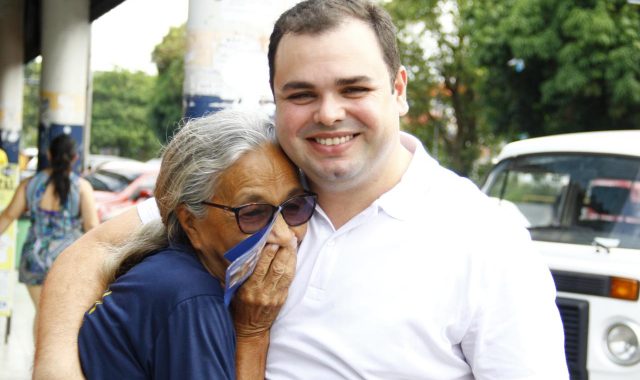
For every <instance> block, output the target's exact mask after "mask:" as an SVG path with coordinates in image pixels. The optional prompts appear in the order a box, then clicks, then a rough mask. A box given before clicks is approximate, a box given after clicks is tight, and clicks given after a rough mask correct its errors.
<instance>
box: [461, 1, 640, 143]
mask: <svg viewBox="0 0 640 380" xmlns="http://www.w3.org/2000/svg"><path fill="white" fill-rule="evenodd" d="M486 6H490V5H489V4H487V5H486ZM493 8H494V9H492V10H486V9H482V8H480V7H478V9H476V13H475V20H476V27H477V28H476V33H475V36H474V41H475V45H474V51H473V57H474V58H475V59H476V62H477V64H478V65H479V66H480V67H482V68H483V71H482V74H483V77H482V81H481V90H480V91H481V93H483V94H485V96H484V98H483V99H482V100H483V111H484V112H483V113H484V116H485V117H486V119H487V121H488V122H489V123H490V124H491V125H493V126H494V127H495V130H496V131H497V132H499V133H502V134H504V135H506V136H508V137H509V138H513V137H516V136H518V135H522V134H524V135H529V136H539V135H547V134H555V133H564V132H575V131H588V130H606V129H634V128H636V129H637V128H639V127H640V65H639V64H638V62H640V7H638V6H634V5H631V4H628V3H627V2H626V1H625V0H582V1H575V0H512V1H505V2H503V3H501V4H499V5H495V6H493ZM496 8H497V9H496ZM512 58H520V59H522V60H523V61H524V63H525V67H524V70H523V71H522V72H516V71H515V70H513V68H512V67H509V66H508V65H507V62H508V61H509V60H510V59H512Z"/></svg>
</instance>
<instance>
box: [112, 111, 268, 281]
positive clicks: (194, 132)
mask: <svg viewBox="0 0 640 380" xmlns="http://www.w3.org/2000/svg"><path fill="white" fill-rule="evenodd" d="M265 143H272V144H276V143H277V142H276V137H275V131H274V126H273V122H272V121H271V120H270V119H269V118H268V117H267V116H266V115H264V114H262V113H260V112H257V111H240V110H223V111H219V112H216V113H213V114H210V115H207V116H204V117H201V118H197V119H190V120H188V121H187V122H186V123H185V124H184V125H183V126H182V127H181V128H180V129H179V130H178V132H177V133H176V134H175V135H174V136H173V138H172V139H171V141H170V142H169V144H168V145H167V146H166V147H165V148H164V149H163V154H162V164H161V167H160V174H159V175H158V179H157V181H156V187H155V190H154V196H155V198H156V202H157V204H158V209H159V211H160V217H161V220H162V222H160V221H157V222H151V223H147V224H146V225H144V226H142V227H141V228H140V229H139V230H138V231H137V232H136V234H135V236H133V237H131V238H130V239H129V241H128V242H127V243H126V244H124V245H123V246H120V247H113V248H112V249H113V250H115V251H116V252H115V253H116V254H115V255H110V257H111V258H112V260H111V262H110V263H109V264H108V265H107V267H106V268H105V271H106V273H105V274H106V276H107V278H108V279H110V280H113V279H114V278H117V277H119V276H120V275H122V274H124V273H126V271H127V270H128V269H130V268H131V267H132V266H133V265H135V264H136V263H138V262H140V261H141V260H142V259H143V258H144V257H145V256H146V255H148V254H149V253H151V252H153V251H155V250H157V249H160V248H163V247H165V246H167V245H168V244H169V243H170V242H176V243H187V242H188V238H187V235H186V233H185V232H184V230H183V229H182V226H181V225H180V222H179V220H178V216H177V208H178V206H179V205H184V207H185V208H186V210H187V211H188V212H189V213H191V214H192V215H193V216H194V217H196V218H203V217H204V216H205V214H206V206H205V205H203V204H202V201H206V200H210V199H211V197H213V195H214V189H215V187H216V185H217V181H218V178H219V176H220V175H221V174H222V173H223V172H224V171H225V170H226V169H227V168H229V167H230V166H231V165H233V164H234V163H235V162H236V161H237V160H238V159H239V158H240V157H241V156H242V155H244V154H245V153H247V152H250V151H254V150H256V149H257V148H259V147H260V146H262V145H264V144H265Z"/></svg>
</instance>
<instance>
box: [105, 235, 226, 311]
mask: <svg viewBox="0 0 640 380" xmlns="http://www.w3.org/2000/svg"><path fill="white" fill-rule="evenodd" d="M118 283H120V285H122V286H127V287H131V286H134V287H136V288H137V292H138V294H141V295H143V296H144V297H151V298H158V299H160V298H161V299H166V300H171V301H170V302H171V303H174V304H175V303H179V302H182V301H183V300H186V299H188V298H191V297H196V296H214V297H223V295H224V290H223V289H222V286H221V285H220V282H219V281H218V280H217V279H215V278H214V277H213V276H212V275H211V274H210V273H209V272H208V271H207V270H206V269H205V268H204V266H203V265H202V263H200V261H199V260H198V258H197V257H196V256H195V254H193V253H192V252H189V251H187V250H183V249H177V248H174V247H167V248H165V249H162V250H159V251H157V252H155V253H154V254H152V255H150V256H148V257H146V258H145V259H144V260H142V262H140V263H139V264H137V265H136V266H134V267H133V268H132V269H131V270H129V272H127V273H126V274H124V275H123V276H122V277H120V278H119V279H118V281H116V283H114V284H113V285H114V286H116V287H115V288H114V287H113V286H112V288H113V289H114V290H116V289H117V286H118Z"/></svg>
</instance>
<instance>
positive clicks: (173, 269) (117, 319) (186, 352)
mask: <svg viewBox="0 0 640 380" xmlns="http://www.w3.org/2000/svg"><path fill="white" fill-rule="evenodd" d="M223 297H224V289H223V288H222V287H221V285H220V283H219V281H218V280H217V279H215V278H214V277H213V276H212V275H211V274H210V273H209V272H207V270H206V269H205V268H204V266H203V265H202V264H201V263H200V261H199V260H198V259H197V257H196V256H195V253H193V252H192V251H191V250H190V249H189V248H186V247H177V246H172V247H170V248H166V249H164V250H161V251H159V252H158V253H155V254H153V255H151V256H149V257H147V258H145V259H144V260H143V261H142V262H141V263H139V264H138V265H136V266H134V267H133V268H132V269H131V270H130V271H129V272H127V273H126V274H125V275H123V276H121V277H120V278H118V280H117V281H115V282H114V283H113V284H111V286H110V287H109V290H108V291H107V292H105V294H104V295H103V297H102V300H100V301H98V302H96V305H95V306H94V307H93V308H91V309H90V310H89V311H88V312H87V313H86V314H85V317H84V322H83V324H82V328H81V329H80V335H79V337H78V346H79V350H80V362H81V364H82V370H83V372H84V375H85V377H86V378H87V379H151V378H153V379H235V351H236V350H235V348H236V342H235V333H234V329H233V322H232V320H231V315H230V313H229V311H228V309H227V308H226V307H225V306H224V302H223Z"/></svg>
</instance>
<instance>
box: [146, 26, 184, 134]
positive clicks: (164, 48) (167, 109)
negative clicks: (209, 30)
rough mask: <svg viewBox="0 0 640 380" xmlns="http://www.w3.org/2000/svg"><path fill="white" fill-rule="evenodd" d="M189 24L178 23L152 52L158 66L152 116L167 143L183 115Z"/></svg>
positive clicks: (152, 96)
mask: <svg viewBox="0 0 640 380" xmlns="http://www.w3.org/2000/svg"><path fill="white" fill-rule="evenodd" d="M185 52H186V25H182V26H180V27H174V28H171V29H170V30H169V33H168V34H167V35H166V36H165V37H164V38H163V40H162V42H161V43H160V44H158V45H157V46H156V47H155V49H154V50H153V53H152V59H153V62H154V63H155V64H156V67H157V68H158V77H157V78H156V81H155V84H154V88H153V92H152V94H151V109H150V118H151V125H152V127H153V130H154V132H155V134H156V136H157V137H158V139H160V141H161V142H162V143H163V144H164V143H166V142H167V140H168V138H170V137H171V136H172V135H173V131H174V130H175V128H176V127H177V126H178V124H179V122H180V120H181V119H182V115H183V111H182V85H183V82H184V54H185Z"/></svg>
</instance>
